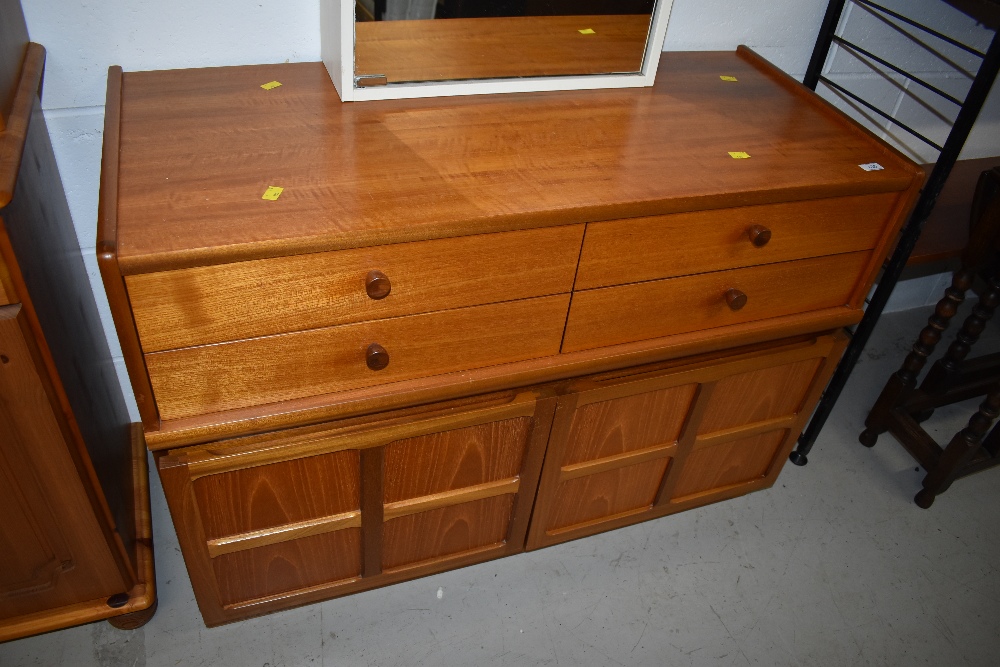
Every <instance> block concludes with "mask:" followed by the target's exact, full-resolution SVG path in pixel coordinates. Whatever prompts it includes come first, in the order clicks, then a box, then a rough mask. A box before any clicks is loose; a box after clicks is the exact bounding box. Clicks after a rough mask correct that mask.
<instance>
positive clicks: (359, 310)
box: [125, 225, 583, 352]
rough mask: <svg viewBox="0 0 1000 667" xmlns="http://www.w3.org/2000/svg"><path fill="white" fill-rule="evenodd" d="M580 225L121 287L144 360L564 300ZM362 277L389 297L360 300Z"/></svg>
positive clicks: (150, 279) (199, 272) (173, 274)
mask: <svg viewBox="0 0 1000 667" xmlns="http://www.w3.org/2000/svg"><path fill="white" fill-rule="evenodd" d="M582 239H583V225H574V226H568V227H555V228H548V229H534V230H527V231H520V232H508V233H505V234H481V235H477V236H466V237H461V238H453V239H441V240H434V241H421V242H414V243H403V244H397V245H388V246H377V247H372V248H359V249H354V250H341V251H337V252H328V253H314V254H308V255H298V256H295V257H281V258H275V259H266V260H257V261H249V262H240V263H237V264H223V265H220V266H206V267H198V268H194V269H183V270H178V271H167V272H161V273H149V274H140V275H134V276H127V277H126V280H125V282H126V285H127V286H128V294H129V301H130V303H131V305H132V312H133V313H134V316H135V323H136V327H137V328H138V330H139V337H140V339H141V341H142V347H143V350H145V351H146V352H156V351H159V350H168V349H173V348H180V347H187V346H191V345H203V344H206V343H218V342H223V341H231V340H239V339H243V338H253V337H256V336H265V335H269V334H278V333H286V332H292V331H302V330H305V329H314V328H319V327H326V326H332V325H338V324H347V323H350V322H361V321H365V320H378V319H385V318H389V317H398V316H400V315H414V314H417V313H425V312H430V311H435V310H446V309H451V308H461V307H465V306H475V305H479V304H485V303H495V302H498V301H512V300H515V299H526V298H530V297H536V296H545V295H549V294H559V293H565V292H569V291H570V290H571V289H572V287H573V275H574V273H575V272H576V261H577V257H578V256H579V254H580V242H581V241H582ZM370 270H379V271H381V272H382V273H384V274H385V275H386V277H387V278H388V280H389V282H390V284H391V288H390V292H389V294H388V296H386V297H384V298H381V299H378V300H375V299H372V298H370V297H369V296H368V294H367V293H366V291H365V278H366V276H367V274H368V272H369V271H370Z"/></svg>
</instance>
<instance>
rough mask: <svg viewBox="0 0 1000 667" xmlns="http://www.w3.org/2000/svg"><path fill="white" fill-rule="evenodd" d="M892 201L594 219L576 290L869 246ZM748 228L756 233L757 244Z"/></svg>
mask: <svg viewBox="0 0 1000 667" xmlns="http://www.w3.org/2000/svg"><path fill="white" fill-rule="evenodd" d="M897 198H898V195H897V194H896V193H890V194H879V195H867V196H859V197H844V198H840V199H820V200H813V201H802V202H791V203H784V204H770V205H767V206H745V207H741V208H731V209H724V210H714V211H698V212H695V213H678V214H674V215H662V216H656V217H650V218H634V219H629V220H613V221H610V222H598V223H592V224H590V225H588V226H587V236H586V240H585V241H584V244H583V252H582V254H581V256H580V269H579V272H578V273H577V278H576V286H575V289H578V290H582V289H592V288H595V287H607V286H610V285H623V284H627V283H636V282H641V281H644V280H656V279H659V278H670V277H674V276H684V275H691V274H695V273H705V272H709V271H719V270H723V269H733V268H738V267H742V266H752V265H755V264H768V263H772V262H785V261H789V260H795V259H804V258H806V257H818V256H821V255H833V254H839V253H845V252H853V251H858V250H868V249H871V248H874V247H875V245H876V243H877V241H878V238H879V235H880V234H881V233H882V230H883V228H884V226H885V221H886V220H887V219H888V217H889V215H890V214H891V213H892V210H893V207H894V205H895V203H896V200H897ZM752 232H759V233H760V235H759V236H757V237H755V238H756V242H755V241H754V240H753V239H751V233H752ZM765 239H766V240H765ZM755 243H756V244H761V245H756V244H755Z"/></svg>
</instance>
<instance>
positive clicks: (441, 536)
mask: <svg viewBox="0 0 1000 667" xmlns="http://www.w3.org/2000/svg"><path fill="white" fill-rule="evenodd" d="M513 508H514V496H512V495H502V496H493V497H491V498H484V499H482V500H475V501H472V502H468V503H462V504H459V505H450V506H448V507H442V508H438V509H434V510H431V511H429V512H421V513H419V514H410V515H407V516H404V517H400V518H398V519H392V520H390V521H386V522H385V528H384V532H383V535H384V542H383V546H382V567H383V569H385V570H392V569H394V568H399V567H404V566H409V565H414V564H417V563H420V562H422V561H427V560H431V559H433V558H439V557H441V556H454V555H458V554H461V553H462V552H468V551H474V550H477V549H481V548H483V547H487V546H490V545H493V544H500V543H502V542H503V541H504V540H505V539H506V537H507V531H508V528H509V524H510V519H511V514H512V512H513Z"/></svg>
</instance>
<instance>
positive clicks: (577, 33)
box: [354, 0, 656, 86]
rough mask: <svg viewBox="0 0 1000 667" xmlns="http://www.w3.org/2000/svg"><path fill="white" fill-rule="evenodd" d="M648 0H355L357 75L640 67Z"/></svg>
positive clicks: (376, 79)
mask: <svg viewBox="0 0 1000 667" xmlns="http://www.w3.org/2000/svg"><path fill="white" fill-rule="evenodd" d="M655 3H656V0H356V5H357V6H356V8H355V25H354V29H355V54H354V66H355V76H356V77H359V79H358V85H359V86H365V85H381V84H383V83H390V84H391V83H408V82H422V81H453V80H463V79H493V78H514V77H532V76H569V75H582V74H629V73H634V72H639V71H640V70H641V69H642V61H643V57H644V56H645V53H646V40H647V38H648V36H649V30H650V23H651V21H652V16H653V8H654V5H655Z"/></svg>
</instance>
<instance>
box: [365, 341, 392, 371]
mask: <svg viewBox="0 0 1000 667" xmlns="http://www.w3.org/2000/svg"><path fill="white" fill-rule="evenodd" d="M365 364H367V365H368V368H370V369H371V370H373V371H380V370H382V369H383V368H385V367H386V366H388V365H389V352H388V351H386V349H385V348H384V347H382V346H381V345H379V344H378V343H372V344H371V345H369V346H368V350H367V351H366V352H365Z"/></svg>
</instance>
